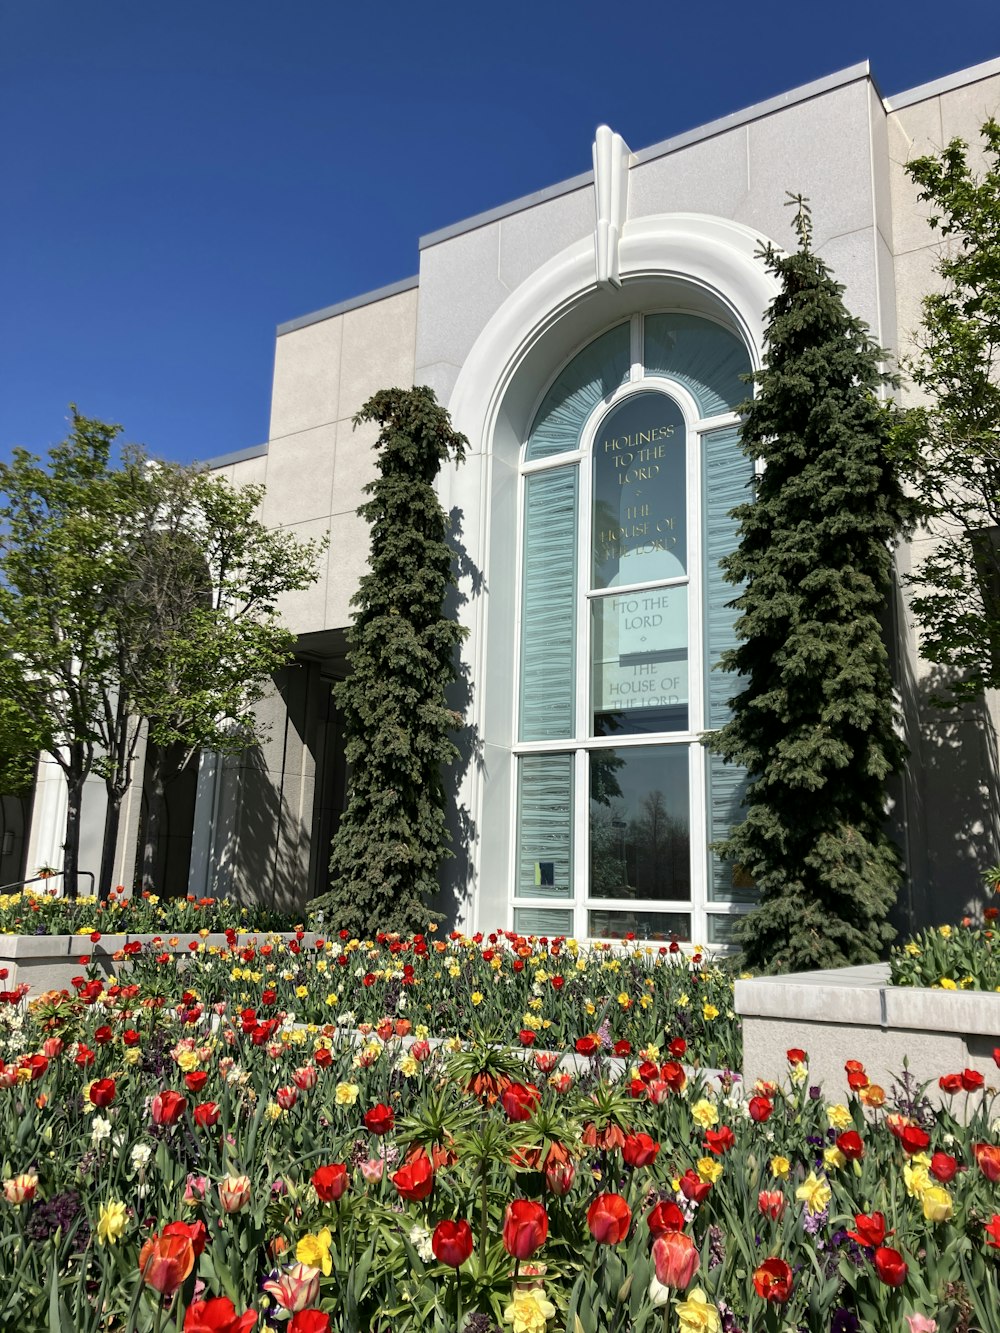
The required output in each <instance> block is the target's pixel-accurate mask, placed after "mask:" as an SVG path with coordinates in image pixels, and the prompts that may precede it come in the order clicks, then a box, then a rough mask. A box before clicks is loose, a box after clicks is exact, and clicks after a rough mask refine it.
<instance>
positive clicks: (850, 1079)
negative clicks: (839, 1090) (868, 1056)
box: [847, 1069, 871, 1092]
mask: <svg viewBox="0 0 1000 1333" xmlns="http://www.w3.org/2000/svg"><path fill="white" fill-rule="evenodd" d="M870 1084H871V1080H870V1079H869V1077H868V1075H867V1074H866V1073H865V1071H864V1070H863V1069H858V1070H855V1071H852V1072H851V1073H849V1074H848V1075H847V1086H848V1087H849V1088H850V1089H851V1091H852V1092H863V1091H864V1089H865V1088H867V1087H869V1086H870Z"/></svg>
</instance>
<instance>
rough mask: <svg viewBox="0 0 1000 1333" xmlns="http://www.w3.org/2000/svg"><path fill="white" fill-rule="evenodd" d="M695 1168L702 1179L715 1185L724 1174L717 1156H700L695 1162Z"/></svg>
mask: <svg viewBox="0 0 1000 1333" xmlns="http://www.w3.org/2000/svg"><path fill="white" fill-rule="evenodd" d="M695 1170H696V1171H697V1172H698V1176H699V1178H700V1179H701V1180H705V1181H707V1182H708V1183H709V1184H710V1185H714V1184H715V1182H716V1181H717V1180H718V1179H719V1177H720V1176H721V1175H722V1171H723V1166H722V1163H721V1162H720V1161H719V1159H718V1158H717V1157H699V1158H698V1160H697V1162H696V1163H695Z"/></svg>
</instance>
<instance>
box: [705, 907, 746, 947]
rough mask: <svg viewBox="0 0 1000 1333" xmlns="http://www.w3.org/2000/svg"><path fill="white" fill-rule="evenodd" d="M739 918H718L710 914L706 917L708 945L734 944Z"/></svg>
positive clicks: (740, 918)
mask: <svg viewBox="0 0 1000 1333" xmlns="http://www.w3.org/2000/svg"><path fill="white" fill-rule="evenodd" d="M741 920H742V917H740V916H719V915H717V914H715V913H710V914H709V917H708V943H709V944H733V945H735V944H736V938H735V931H736V927H737V925H738V924H739V922H740V921H741Z"/></svg>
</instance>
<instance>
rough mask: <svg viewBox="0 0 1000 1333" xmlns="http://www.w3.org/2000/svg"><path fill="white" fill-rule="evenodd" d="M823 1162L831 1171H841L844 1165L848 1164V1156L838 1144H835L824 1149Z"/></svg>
mask: <svg viewBox="0 0 1000 1333" xmlns="http://www.w3.org/2000/svg"><path fill="white" fill-rule="evenodd" d="M823 1163H824V1165H825V1166H827V1167H828V1168H829V1169H830V1170H831V1171H839V1170H840V1168H841V1167H842V1166H846V1165H847V1158H846V1157H845V1156H844V1154H843V1153H842V1152H841V1151H840V1149H839V1148H838V1147H837V1145H836V1144H833V1146H832V1147H830V1148H824V1149H823Z"/></svg>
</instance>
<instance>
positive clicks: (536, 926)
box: [514, 907, 573, 938]
mask: <svg viewBox="0 0 1000 1333" xmlns="http://www.w3.org/2000/svg"><path fill="white" fill-rule="evenodd" d="M514 929H515V930H516V931H517V933H518V934H519V935H548V936H549V937H550V938H551V937H552V936H553V935H570V934H572V932H573V913H572V912H561V911H560V910H559V909H558V908H557V907H553V908H548V907H515V909H514Z"/></svg>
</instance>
